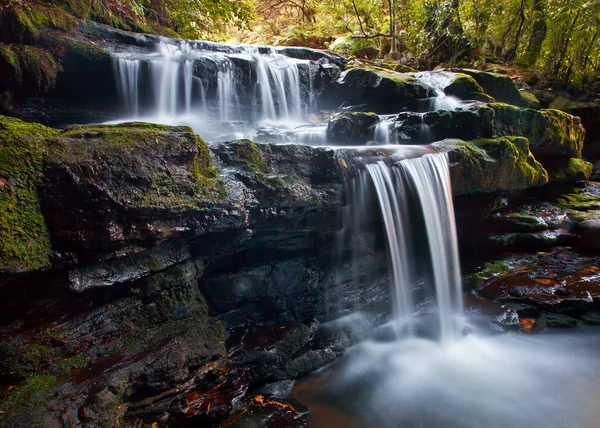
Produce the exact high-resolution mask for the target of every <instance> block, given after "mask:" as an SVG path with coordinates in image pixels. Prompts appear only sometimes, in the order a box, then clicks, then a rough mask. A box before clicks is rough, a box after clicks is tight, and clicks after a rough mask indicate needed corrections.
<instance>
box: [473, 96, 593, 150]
mask: <svg viewBox="0 0 600 428" xmlns="http://www.w3.org/2000/svg"><path fill="white" fill-rule="evenodd" d="M484 108H486V107H484ZM487 108H491V109H493V111H494V119H493V125H492V126H493V132H494V135H497V136H501V135H520V136H523V137H526V138H528V139H529V142H530V145H531V152H532V153H533V154H534V155H535V156H539V157H540V158H541V157H574V158H580V157H581V150H582V149H583V142H584V138H585V129H584V128H583V126H581V121H580V120H579V118H578V117H575V116H571V115H569V114H567V113H564V112H561V111H558V110H532V109H521V108H518V107H514V106H509V105H506V104H491V105H490V106H489V107H487Z"/></svg>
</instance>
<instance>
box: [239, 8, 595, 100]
mask: <svg viewBox="0 0 600 428" xmlns="http://www.w3.org/2000/svg"><path fill="white" fill-rule="evenodd" d="M254 4H255V10H256V15H257V19H256V20H255V21H254V23H253V24H252V28H253V30H254V31H250V32H245V33H243V35H242V36H243V37H245V38H249V39H250V40H252V41H262V42H276V43H287V44H289V43H290V42H292V43H293V42H302V41H304V42H307V43H304V44H309V45H317V44H320V45H321V47H326V46H329V45H331V46H333V48H334V49H336V50H338V51H340V50H341V51H342V52H344V53H350V54H357V55H358V56H362V55H364V54H366V55H371V56H372V55H378V56H383V55H386V54H387V55H388V56H390V54H391V56H392V57H398V58H402V59H404V60H405V61H406V62H407V63H409V65H410V63H411V62H416V61H418V62H420V63H422V64H424V65H426V66H429V67H435V66H437V65H440V64H442V65H449V66H465V65H469V66H471V65H475V66H482V67H483V66H485V65H486V64H490V63H505V64H508V65H511V66H516V67H519V68H522V69H525V70H531V71H532V72H535V78H536V79H537V80H539V79H542V80H544V81H547V82H549V83H553V84H556V85H561V86H570V87H573V88H579V89H586V90H590V89H595V90H600V88H599V86H600V85H599V81H600V74H599V71H600V3H598V2H597V1H595V0H575V1H566V0H507V1H502V2H498V1H492V0H417V1H412V2H409V1H407V0H341V1H338V0H335V1H334V0H299V1H294V2H291V1H283V0H254ZM337 37H343V39H340V40H336V41H335V42H334V40H335V39H336V38H337ZM397 52H400V54H398V53H397Z"/></svg>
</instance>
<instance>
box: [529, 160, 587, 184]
mask: <svg viewBox="0 0 600 428" xmlns="http://www.w3.org/2000/svg"><path fill="white" fill-rule="evenodd" d="M540 162H541V163H542V165H544V168H546V170H547V171H548V176H549V182H550V183H553V184H556V183H575V182H577V181H584V180H589V178H590V176H591V174H592V168H593V165H592V164H591V163H589V162H586V161H584V160H583V159H579V158H540Z"/></svg>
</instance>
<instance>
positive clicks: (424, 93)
mask: <svg viewBox="0 0 600 428" xmlns="http://www.w3.org/2000/svg"><path fill="white" fill-rule="evenodd" d="M433 96H435V91H434V90H433V89H432V88H431V87H429V86H428V85H426V84H425V83H423V82H421V81H419V80H418V79H416V78H414V77H412V76H410V75H408V74H404V73H397V72H395V71H391V70H386V69H383V68H375V67H369V68H352V69H350V70H348V71H346V72H345V73H344V74H343V75H342V78H341V79H340V80H338V81H337V82H335V84H334V85H332V87H331V89H330V91H329V92H328V93H326V94H324V99H323V101H324V103H325V104H326V105H329V106H332V107H338V106H339V105H341V104H349V105H358V104H365V106H366V109H368V110H370V111H374V112H376V113H382V114H386V113H396V112H398V111H400V110H402V109H404V108H408V107H411V106H412V107H413V108H415V107H416V106H418V105H419V103H420V101H421V100H423V99H426V98H431V97H433Z"/></svg>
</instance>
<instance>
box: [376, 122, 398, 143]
mask: <svg viewBox="0 0 600 428" xmlns="http://www.w3.org/2000/svg"><path fill="white" fill-rule="evenodd" d="M373 143H375V144H383V145H389V144H398V132H397V131H396V128H395V126H394V115H389V116H382V117H381V120H380V121H379V123H377V125H375V128H374V130H373Z"/></svg>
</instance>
